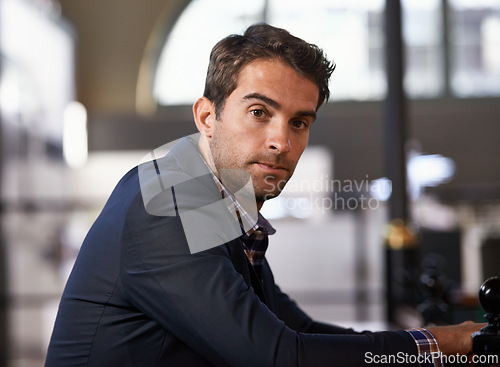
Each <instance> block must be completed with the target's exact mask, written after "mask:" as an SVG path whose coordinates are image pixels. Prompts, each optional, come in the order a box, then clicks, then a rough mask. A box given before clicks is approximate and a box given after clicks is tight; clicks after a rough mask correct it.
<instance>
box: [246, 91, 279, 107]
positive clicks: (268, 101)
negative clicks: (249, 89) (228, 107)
mask: <svg viewBox="0 0 500 367" xmlns="http://www.w3.org/2000/svg"><path fill="white" fill-rule="evenodd" d="M249 99H258V100H261V101H262V102H264V103H266V104H268V105H269V106H271V107H272V108H276V109H280V108H281V106H280V104H279V103H278V102H276V101H275V100H274V99H271V98H269V97H266V96H264V95H262V94H260V93H250V94H247V95H246V96H245V97H243V101H248V100H249Z"/></svg>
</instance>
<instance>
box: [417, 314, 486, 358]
mask: <svg viewBox="0 0 500 367" xmlns="http://www.w3.org/2000/svg"><path fill="white" fill-rule="evenodd" d="M486 325H487V324H486V323H484V324H476V323H473V322H472V321H465V322H463V323H461V324H458V325H450V326H434V327H428V328H426V329H427V330H429V331H430V332H431V333H432V335H434V337H435V338H436V341H437V343H438V345H439V349H440V350H441V352H442V353H443V354H444V355H455V354H457V353H458V354H460V355H465V354H468V353H470V352H471V351H472V333H474V332H476V331H479V330H480V329H481V328H482V327H484V326H486Z"/></svg>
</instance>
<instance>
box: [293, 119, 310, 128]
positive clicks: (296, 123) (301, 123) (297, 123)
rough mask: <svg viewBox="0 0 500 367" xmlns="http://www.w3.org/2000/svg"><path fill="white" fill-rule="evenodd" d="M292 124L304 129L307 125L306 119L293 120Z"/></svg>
mask: <svg viewBox="0 0 500 367" xmlns="http://www.w3.org/2000/svg"><path fill="white" fill-rule="evenodd" d="M292 125H293V127H296V128H299V129H303V128H305V127H307V124H306V123H305V122H304V121H300V120H296V121H292Z"/></svg>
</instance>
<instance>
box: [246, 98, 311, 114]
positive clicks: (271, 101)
mask: <svg viewBox="0 0 500 367" xmlns="http://www.w3.org/2000/svg"><path fill="white" fill-rule="evenodd" d="M250 99H258V100H260V101H262V102H264V103H266V104H268V105H269V106H271V107H272V108H276V109H277V110H279V109H280V108H281V106H280V104H279V103H278V102H276V101H275V100H274V99H272V98H269V97H266V96H264V95H262V94H260V93H250V94H247V95H246V96H244V97H243V101H248V100H250ZM297 116H304V117H309V116H310V117H312V118H313V119H314V120H315V119H316V111H297Z"/></svg>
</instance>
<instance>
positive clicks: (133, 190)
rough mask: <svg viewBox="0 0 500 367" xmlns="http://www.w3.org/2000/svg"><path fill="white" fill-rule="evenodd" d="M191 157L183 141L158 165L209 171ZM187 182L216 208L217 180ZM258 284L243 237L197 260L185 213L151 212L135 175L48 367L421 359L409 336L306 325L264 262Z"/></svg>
mask: <svg viewBox="0 0 500 367" xmlns="http://www.w3.org/2000/svg"><path fill="white" fill-rule="evenodd" d="M186 149H193V147H192V144H191V143H190V142H189V141H188V140H181V141H180V142H179V143H178V144H177V145H176V146H175V147H174V148H173V149H172V150H171V151H170V153H169V154H168V155H167V156H166V157H164V158H162V160H164V162H163V163H162V167H167V168H168V169H167V173H166V174H170V173H172V172H174V173H176V174H182V175H187V176H186V177H190V172H191V171H192V168H193V165H199V164H204V163H203V162H202V161H201V160H200V162H192V160H190V161H189V162H187V161H183V158H184V157H186V156H187V155H186V154H185V152H186ZM191 179H192V180H193V182H195V183H196V184H198V185H199V190H197V192H198V193H199V194H200V195H212V194H213V195H216V196H214V198H215V197H217V198H218V199H220V193H219V192H218V189H217V187H216V185H214V183H213V179H212V178H211V177H209V176H203V177H191ZM183 186H184V187H185V186H186V185H185V183H184V184H183ZM162 194H163V193H160V195H162ZM311 271H313V269H311ZM262 279H263V281H262V284H261V283H260V281H259V280H258V277H257V275H256V273H255V272H254V270H253V268H252V267H251V265H250V264H249V262H248V259H247V257H246V255H245V253H244V251H243V245H242V242H241V240H240V239H239V238H236V239H233V240H231V241H228V242H226V243H224V244H223V245H220V246H217V247H214V248H211V249H209V250H205V251H201V252H197V253H193V254H191V253H190V251H189V248H188V244H187V241H186V237H185V235H184V231H183V226H182V223H181V220H180V218H179V216H178V215H172V216H161V215H152V214H150V211H149V212H148V211H147V210H145V205H144V202H143V199H142V196H141V189H140V183H139V173H138V169H137V167H136V168H134V169H132V170H131V171H130V172H128V173H127V174H126V175H125V176H124V177H123V178H122V179H121V181H120V182H119V183H118V185H117V187H116V188H115V190H114V191H113V193H112V195H111V196H110V198H109V200H108V202H107V203H106V205H105V207H104V209H103V210H102V212H101V214H100V216H99V217H98V219H97V220H96V221H95V223H94V224H93V226H92V228H91V229H90V231H89V233H88V234H87V237H86V238H85V241H84V243H83V245H82V247H81V250H80V253H79V255H78V257H77V260H76V262H75V265H74V268H73V271H72V273H71V275H70V277H69V279H68V282H67V285H66V287H65V290H64V293H63V296H62V299H61V302H60V306H59V311H58V315H57V319H56V322H55V326H54V330H53V334H52V338H51V341H50V345H49V348H48V353H47V358H46V364H45V366H46V367H66V366H89V367H98V366H102V367H128V366H130V367H149V366H165V367H167V366H168V367H175V366H179V367H181V366H182V367H186V366H187V367H197V366H200V367H201V366H217V367H224V366H233V367H237V366H241V367H266V366H269V367H270V366H283V367H292V366H307V367H313V366H358V365H364V364H366V363H365V362H366V361H367V359H366V354H365V353H371V354H370V356H372V355H377V354H378V355H394V356H396V355H398V353H399V355H403V354H406V353H407V354H410V355H415V354H416V353H417V349H416V345H415V343H414V341H413V339H412V337H411V336H410V335H409V334H408V333H406V332H405V331H387V332H375V333H372V332H363V333H356V332H354V331H353V330H351V329H344V328H341V327H337V326H333V325H327V324H323V323H319V322H315V321H313V320H311V318H310V317H308V316H307V315H306V314H305V313H304V312H302V311H301V310H300V309H299V308H298V307H297V305H296V304H295V302H293V301H292V300H291V299H290V298H289V297H288V296H287V295H286V294H284V293H283V292H281V290H280V289H279V288H278V287H277V286H276V285H275V283H274V279H273V275H272V272H271V269H270V268H269V265H268V264H267V263H265V264H264V266H263V269H262Z"/></svg>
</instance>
